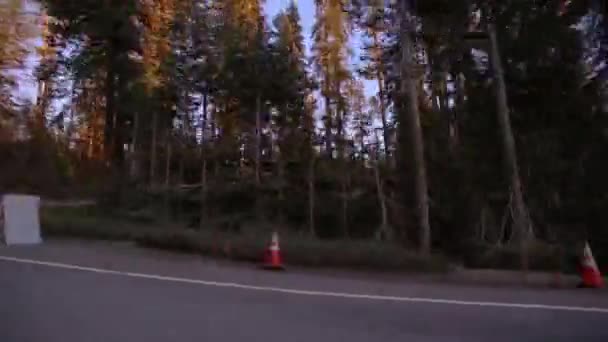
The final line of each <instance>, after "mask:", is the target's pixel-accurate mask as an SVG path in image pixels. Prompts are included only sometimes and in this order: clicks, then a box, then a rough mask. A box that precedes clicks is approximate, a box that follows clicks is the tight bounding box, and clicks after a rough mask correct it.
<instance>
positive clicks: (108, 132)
mask: <svg viewBox="0 0 608 342" xmlns="http://www.w3.org/2000/svg"><path fill="white" fill-rule="evenodd" d="M108 49H109V51H108V56H107V64H106V65H107V70H106V81H105V97H106V113H105V116H106V117H105V126H104V132H103V133H104V134H103V137H104V139H103V145H104V154H105V159H106V162H107V163H111V161H112V157H113V153H114V151H113V150H114V127H115V120H116V108H115V101H114V100H115V98H114V94H115V83H116V82H115V81H116V73H115V71H114V62H115V61H114V54H113V53H112V47H109V48H108Z"/></svg>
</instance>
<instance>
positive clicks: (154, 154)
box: [150, 111, 158, 186]
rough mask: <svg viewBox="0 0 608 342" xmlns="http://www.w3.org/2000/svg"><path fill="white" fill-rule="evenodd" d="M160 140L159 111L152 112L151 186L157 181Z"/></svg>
mask: <svg viewBox="0 0 608 342" xmlns="http://www.w3.org/2000/svg"><path fill="white" fill-rule="evenodd" d="M157 140H158V113H157V112H156V111H154V112H152V141H151V142H150V186H154V185H155V183H156V159H157V152H156V151H157Z"/></svg>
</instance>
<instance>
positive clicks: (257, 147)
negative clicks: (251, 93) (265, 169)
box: [255, 94, 262, 187]
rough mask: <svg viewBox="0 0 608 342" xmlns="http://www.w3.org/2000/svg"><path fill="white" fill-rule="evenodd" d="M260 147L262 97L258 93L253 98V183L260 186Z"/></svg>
mask: <svg viewBox="0 0 608 342" xmlns="http://www.w3.org/2000/svg"><path fill="white" fill-rule="evenodd" d="M261 149H262V99H261V95H260V94H258V95H257V96H256V99H255V185H256V186H258V187H259V186H260V183H261V176H260V167H261V157H262V156H261Z"/></svg>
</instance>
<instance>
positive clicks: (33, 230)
mask: <svg viewBox="0 0 608 342" xmlns="http://www.w3.org/2000/svg"><path fill="white" fill-rule="evenodd" d="M0 209H1V211H2V213H1V214H0V229H1V230H2V232H1V233H2V234H1V235H2V237H3V239H4V243H6V244H7V245H21V244H38V243H41V242H42V238H41V236H40V217H39V212H40V197H38V196H27V195H3V196H2V202H1V205H0Z"/></svg>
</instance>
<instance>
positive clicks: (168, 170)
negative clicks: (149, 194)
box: [165, 130, 173, 220]
mask: <svg viewBox="0 0 608 342" xmlns="http://www.w3.org/2000/svg"><path fill="white" fill-rule="evenodd" d="M172 154H173V144H172V143H171V132H170V130H168V131H167V155H166V157H167V159H166V161H165V213H166V218H167V220H169V219H170V217H171V208H170V205H171V157H172Z"/></svg>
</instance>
